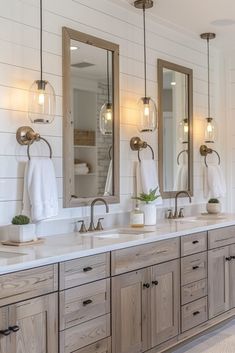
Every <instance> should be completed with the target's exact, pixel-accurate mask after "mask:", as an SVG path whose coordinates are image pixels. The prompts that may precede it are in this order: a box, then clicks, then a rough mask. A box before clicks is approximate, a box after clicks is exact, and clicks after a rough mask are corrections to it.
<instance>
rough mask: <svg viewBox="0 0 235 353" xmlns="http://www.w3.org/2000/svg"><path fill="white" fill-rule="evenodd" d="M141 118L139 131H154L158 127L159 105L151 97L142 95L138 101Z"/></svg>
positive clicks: (138, 126) (138, 125)
mask: <svg viewBox="0 0 235 353" xmlns="http://www.w3.org/2000/svg"><path fill="white" fill-rule="evenodd" d="M138 110H139V119H138V124H137V128H138V130H139V132H153V131H155V130H156V128H157V107H156V104H155V102H154V101H153V100H152V99H151V98H150V97H142V98H140V100H139V102H138Z"/></svg>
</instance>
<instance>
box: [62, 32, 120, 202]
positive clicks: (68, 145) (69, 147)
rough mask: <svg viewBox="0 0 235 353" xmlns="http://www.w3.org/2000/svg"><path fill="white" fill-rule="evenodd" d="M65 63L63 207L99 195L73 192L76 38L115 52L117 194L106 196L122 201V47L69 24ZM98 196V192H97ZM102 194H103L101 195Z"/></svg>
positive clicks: (65, 39)
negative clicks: (73, 44) (79, 195)
mask: <svg viewBox="0 0 235 353" xmlns="http://www.w3.org/2000/svg"><path fill="white" fill-rule="evenodd" d="M62 38H63V40H62V50H63V55H62V64H63V179H64V180H63V207H65V208H66V207H78V206H86V205H89V204H90V203H91V202H92V201H93V200H94V199H95V198H96V197H87V198H86V197H83V198H77V197H76V196H75V195H73V192H72V190H73V178H74V151H73V146H74V145H73V139H74V137H73V130H74V129H73V117H72V115H71V103H70V87H71V85H70V84H71V77H70V76H71V75H70V62H71V54H70V41H71V40H75V41H78V42H82V43H85V44H88V45H92V46H95V47H98V48H101V49H104V50H106V51H107V50H109V51H111V52H112V59H113V60H112V67H113V89H112V90H113V92H112V93H113V102H112V104H113V116H114V119H113V144H112V146H113V195H110V196H102V198H104V199H105V200H106V202H107V203H109V204H110V203H119V200H120V191H119V188H120V186H119V184H120V176H119V168H120V166H119V164H120V162H119V148H120V137H119V135H120V131H119V130H120V126H119V46H118V45H117V44H114V43H111V42H108V41H106V40H103V39H100V38H97V37H93V36H90V35H88V34H86V33H82V32H79V31H76V30H73V29H70V28H67V27H63V29H62ZM97 196H98V195H97ZM99 197H100V195H99Z"/></svg>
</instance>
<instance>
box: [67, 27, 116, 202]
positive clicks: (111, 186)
mask: <svg viewBox="0 0 235 353" xmlns="http://www.w3.org/2000/svg"><path fill="white" fill-rule="evenodd" d="M62 60H63V115H64V124H63V165H64V195H63V196H64V207H77V206H82V205H87V204H89V203H90V202H91V201H92V200H93V199H94V198H96V197H103V198H105V200H106V201H107V202H108V203H117V202H119V46H118V45H116V44H114V43H111V42H107V41H105V40H103V39H100V38H96V37H93V36H90V35H87V34H85V33H81V32H78V31H75V30H73V29H70V28H66V27H64V28H63V59H62Z"/></svg>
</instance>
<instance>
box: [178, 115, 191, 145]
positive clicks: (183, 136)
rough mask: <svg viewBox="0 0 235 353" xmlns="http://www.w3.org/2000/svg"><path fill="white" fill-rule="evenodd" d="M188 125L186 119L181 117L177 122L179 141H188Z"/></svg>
mask: <svg viewBox="0 0 235 353" xmlns="http://www.w3.org/2000/svg"><path fill="white" fill-rule="evenodd" d="M188 134H189V126H188V119H182V120H181V121H180V123H179V141H180V142H181V143H188Z"/></svg>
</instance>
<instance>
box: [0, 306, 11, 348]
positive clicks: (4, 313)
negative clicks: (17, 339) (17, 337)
mask: <svg viewBox="0 0 235 353" xmlns="http://www.w3.org/2000/svg"><path fill="white" fill-rule="evenodd" d="M8 327H9V308H8V306H6V307H3V308H0V330H6V329H8ZM8 352H10V337H9V336H3V335H0V353H8Z"/></svg>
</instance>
